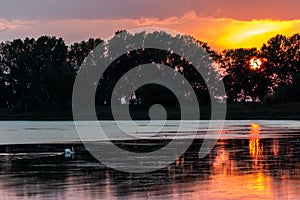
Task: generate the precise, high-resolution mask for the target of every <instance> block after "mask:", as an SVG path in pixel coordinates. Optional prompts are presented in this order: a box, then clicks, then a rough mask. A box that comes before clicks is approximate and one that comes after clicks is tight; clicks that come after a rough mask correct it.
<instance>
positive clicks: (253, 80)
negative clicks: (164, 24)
mask: <svg viewBox="0 0 300 200" xmlns="http://www.w3.org/2000/svg"><path fill="white" fill-rule="evenodd" d="M157 37H160V38H161V41H160V42H161V43H163V44H164V43H166V41H169V42H168V43H166V44H164V45H165V46H167V49H168V50H158V49H151V48H150V49H147V48H137V49H136V50H134V51H128V52H127V48H128V49H131V48H132V45H133V46H134V45H136V46H137V47H140V46H141V45H143V44H146V43H151V42H153V41H154V40H152V39H153V38H157ZM132 41H135V43H136V44H132ZM137 41H138V42H137ZM178 41H181V44H182V43H183V44H184V46H182V47H180V48H185V49H189V52H186V56H189V55H193V56H197V57H199V60H200V58H201V59H202V60H203V55H206V54H203V52H201V51H205V52H206V53H207V55H209V57H210V58H211V60H212V61H213V65H208V67H206V68H204V69H202V71H203V70H204V72H206V73H207V74H209V76H210V77H209V76H207V77H199V74H197V71H195V70H194V67H195V66H193V64H195V63H191V62H189V61H187V60H185V59H183V57H181V56H180V55H177V54H174V53H173V51H172V48H173V47H174V45H178ZM99 45H100V48H99ZM101 45H102V46H101ZM130 45H131V46H130ZM172 45H173V46H172ZM129 46H130V47H129ZM95 47H98V49H100V50H102V52H100V57H101V56H102V57H103V59H104V60H106V61H107V63H109V62H110V61H112V58H115V57H117V59H116V60H114V61H113V62H112V63H111V64H110V67H109V68H108V70H106V71H105V73H104V75H103V77H101V78H100V77H99V78H100V81H99V83H98V90H97V93H96V105H98V106H101V105H105V104H108V105H109V104H110V99H111V98H112V96H113V95H114V94H113V91H114V87H115V85H116V83H117V82H118V80H119V79H120V78H121V77H122V75H123V74H124V73H126V72H128V71H129V70H131V69H133V68H134V67H137V66H140V65H142V64H146V63H156V64H157V65H158V67H162V65H168V66H170V67H172V68H173V69H174V73H172V74H169V75H171V76H174V77H175V76H176V73H180V74H182V75H184V76H185V77H186V78H187V80H188V81H189V83H190V84H191V85H192V87H193V89H194V90H195V92H196V95H197V98H198V100H199V102H200V104H201V105H206V104H209V103H210V101H211V99H210V94H209V92H208V90H209V89H211V88H209V86H207V85H206V84H205V80H206V79H211V80H212V79H214V78H216V77H217V73H220V74H221V77H220V79H222V80H223V82H224V84H225V89H226V95H225V96H224V98H226V100H227V102H229V103H237V102H247V101H250V102H261V103H277V102H289V101H299V92H300V89H299V87H300V75H299V69H300V63H299V62H300V35H299V34H295V35H293V36H291V37H286V36H283V35H277V36H275V37H273V38H271V39H270V40H269V41H268V42H267V43H266V44H264V45H263V46H262V47H261V48H260V49H256V48H252V49H244V48H240V49H228V50H224V51H223V52H216V51H214V50H212V49H211V48H210V47H209V45H208V44H207V43H205V42H202V41H197V43H196V44H195V42H194V40H193V39H192V38H191V37H189V36H178V35H177V36H171V35H169V34H167V33H164V32H154V33H145V32H142V33H137V34H130V33H128V32H127V31H118V32H116V34H115V36H114V37H113V38H112V39H110V40H109V41H108V42H107V43H103V40H101V39H100V38H90V39H89V40H87V41H81V42H76V43H74V44H71V45H69V46H68V45H66V44H65V42H64V40H63V39H62V38H57V37H54V36H52V37H51V36H41V37H39V38H37V39H34V38H26V39H23V40H22V39H15V40H13V41H7V42H2V43H0V108H6V109H14V110H17V111H20V112H21V111H64V110H71V105H72V90H73V84H74V80H75V78H76V74H77V73H78V72H79V71H80V68H81V66H84V63H85V58H86V57H87V56H88V55H89V54H93V50H94V49H95ZM168 47H169V48H168ZM198 47H201V48H198ZM176 48H178V46H176ZM120 52H127V53H126V54H123V55H122V54H121V55H118V53H120ZM97 53H98V54H99V52H97ZM98 56H99V55H98ZM252 58H257V59H259V60H261V62H262V64H261V65H260V66H259V67H260V68H259V69H256V70H253V69H251V67H250V60H251V59H252ZM95 59H97V58H95ZM197 67H201V66H196V68H197ZM214 72H216V74H215V73H214ZM127 78H128V77H127ZM130 78H131V79H134V77H130ZM128 84H129V83H128ZM177 84H178V87H179V88H180V84H181V83H177ZM149 91H150V92H149ZM135 92H136V95H137V96H138V97H139V98H140V99H142V100H143V101H141V102H142V103H143V104H144V105H145V106H146V107H147V106H149V105H151V104H154V103H161V104H164V105H177V104H178V102H177V101H176V100H174V96H172V94H171V93H170V91H168V89H167V88H164V87H159V86H157V85H152V86H149V85H147V86H145V87H142V88H139V89H137V90H136V91H135ZM215 92H216V93H217V91H215ZM187 93H188V92H187ZM117 96H121V94H117ZM187 96H188V95H187ZM216 96H217V95H216ZM187 98H188V97H187ZM118 100H119V99H116V101H118Z"/></svg>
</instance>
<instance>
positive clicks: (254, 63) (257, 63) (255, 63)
mask: <svg viewBox="0 0 300 200" xmlns="http://www.w3.org/2000/svg"><path fill="white" fill-rule="evenodd" d="M261 65H262V62H261V60H260V59H258V58H252V59H251V60H250V68H251V69H252V70H257V69H260V68H261Z"/></svg>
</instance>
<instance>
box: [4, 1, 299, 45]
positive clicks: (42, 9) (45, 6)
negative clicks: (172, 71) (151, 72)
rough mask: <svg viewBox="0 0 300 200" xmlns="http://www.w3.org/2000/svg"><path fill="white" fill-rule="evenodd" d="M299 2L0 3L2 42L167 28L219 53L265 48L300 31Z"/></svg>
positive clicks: (71, 38)
mask: <svg viewBox="0 0 300 200" xmlns="http://www.w3.org/2000/svg"><path fill="white" fill-rule="evenodd" d="M299 8H300V1H299V0H252V1H248V0H142V1H141V0H84V1H83V0H63V1H61V0H24V1H20V0H0V41H7V40H12V39H16V38H25V37H39V36H42V35H51V36H52V35H53V36H57V37H62V38H63V39H64V40H65V41H66V43H67V44H71V43H73V42H79V41H82V40H87V39H88V38H90V37H100V38H102V39H106V38H108V37H110V36H112V35H113V34H114V33H115V31H117V30H121V29H126V30H129V29H133V28H142V27H163V28H168V29H173V30H176V31H179V32H181V33H183V34H189V35H192V36H193V37H195V38H197V39H199V40H201V41H204V42H207V43H208V44H209V45H210V46H211V47H212V48H213V49H215V50H218V51H221V50H223V49H228V48H239V47H243V48H251V47H257V48H260V47H261V46H262V44H263V43H266V42H267V40H268V39H270V38H271V37H273V36H275V35H276V34H283V35H287V36H290V35H292V34H295V33H299V32H300V12H299Z"/></svg>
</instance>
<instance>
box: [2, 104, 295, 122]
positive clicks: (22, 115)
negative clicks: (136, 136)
mask: <svg viewBox="0 0 300 200" xmlns="http://www.w3.org/2000/svg"><path fill="white" fill-rule="evenodd" d="M187 109H189V110H190V111H189V112H194V109H193V108H187ZM96 110H97V115H98V118H99V119H102V120H111V119H112V117H111V116H112V115H111V112H110V108H109V107H101V108H96ZM167 110H168V119H171V120H172V119H180V110H179V109H178V108H172V107H171V108H168V109H167ZM210 110H211V109H210V107H209V106H205V107H201V108H200V111H201V112H200V116H201V119H210ZM131 115H132V117H133V118H134V119H142V120H145V119H149V116H148V112H147V111H146V110H143V109H134V110H132V111H131ZM116 117H118V118H120V119H122V117H123V113H122V112H119V113H117V116H116ZM87 118H88V117H87ZM226 119H236V120H243V119H295V120H300V102H294V103H285V104H274V105H264V104H252V103H245V104H229V105H227V113H226ZM0 120H73V116H72V113H71V112H16V111H14V110H11V109H0Z"/></svg>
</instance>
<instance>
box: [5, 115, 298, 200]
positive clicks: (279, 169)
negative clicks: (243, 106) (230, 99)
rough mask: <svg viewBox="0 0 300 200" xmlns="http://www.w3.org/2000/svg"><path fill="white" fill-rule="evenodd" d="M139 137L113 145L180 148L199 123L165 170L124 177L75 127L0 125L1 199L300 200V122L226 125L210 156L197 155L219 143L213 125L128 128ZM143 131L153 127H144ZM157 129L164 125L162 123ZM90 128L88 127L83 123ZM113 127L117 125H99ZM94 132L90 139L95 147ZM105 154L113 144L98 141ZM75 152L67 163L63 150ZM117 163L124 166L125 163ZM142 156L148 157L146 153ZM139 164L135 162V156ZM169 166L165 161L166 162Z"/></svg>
mask: <svg viewBox="0 0 300 200" xmlns="http://www.w3.org/2000/svg"><path fill="white" fill-rule="evenodd" d="M122 123H123V125H125V126H126V124H127V125H128V126H129V129H128V130H129V131H131V132H132V134H136V135H138V136H139V137H140V136H145V135H147V134H150V135H151V136H152V138H150V139H143V140H141V141H140V140H130V139H128V138H121V137H117V136H116V137H113V138H112V140H113V141H114V144H115V145H118V146H119V147H120V148H123V149H126V150H128V151H133V152H148V151H153V150H155V149H159V148H162V147H164V146H165V145H167V144H168V143H169V142H170V141H171V139H173V141H174V143H175V146H178V147H180V146H181V145H183V144H184V141H185V139H188V138H189V137H190V134H189V133H190V132H193V131H195V130H194V126H193V124H195V123H199V126H198V128H197V130H196V131H197V134H196V137H195V140H194V141H193V142H192V144H191V145H190V146H189V148H188V149H187V151H186V152H185V153H184V154H183V155H180V153H178V152H177V150H176V149H174V155H177V154H178V156H177V157H176V156H175V157H176V159H175V160H174V161H173V162H172V163H170V164H168V165H167V166H165V167H162V168H161V169H159V170H156V171H152V172H147V173H126V172H121V171H118V170H115V169H112V168H109V167H107V166H105V165H104V164H103V163H101V162H99V161H97V160H96V159H95V158H94V157H93V156H92V155H91V154H90V153H89V152H88V151H87V150H86V148H85V146H84V145H83V144H82V143H81V142H80V139H79V136H78V134H77V132H76V128H75V125H74V122H72V121H1V122H0V143H1V146H0V199H78V200H79V199H86V200H88V199H236V200H238V199H299V195H300V121H292V120H291V121H286V120H278V121H272V120H270V121H268V120H240V121H234V120H232V121H226V122H225V125H224V129H223V130H222V131H221V135H220V137H219V139H218V141H217V143H216V145H215V146H214V147H213V149H212V150H211V151H210V152H209V154H208V155H206V156H205V157H204V158H199V150H200V147H201V145H202V144H203V141H204V139H205V138H207V139H208V140H213V139H215V137H216V136H215V135H214V134H210V133H211V132H213V131H214V126H212V127H210V128H209V130H208V132H206V131H205V130H206V129H207V127H208V126H207V124H208V121H201V122H194V121H190V122H188V123H189V124H187V125H186V126H185V127H184V130H183V131H182V132H179V134H178V132H176V128H175V126H176V124H178V121H167V122H166V123H165V128H164V129H159V131H160V133H161V134H159V135H153V134H152V132H153V131H154V130H156V126H157V124H156V123H154V124H151V125H150V127H148V128H147V129H145V130H144V131H143V130H141V131H134V130H131V129H130V123H127V122H126V121H124V122H122ZM137 124H139V125H140V126H146V125H148V122H145V121H138V122H137ZM158 124H159V123H158ZM80 125H81V126H83V127H90V125H91V124H90V122H88V121H86V122H81V124H80ZM101 126H106V127H109V128H110V127H112V126H114V123H113V122H112V121H105V122H101ZM94 137H95V136H94V135H93V134H90V135H87V136H86V138H84V140H85V141H94V140H96V139H97V138H94ZM97 144H98V147H99V149H100V151H101V149H103V150H104V149H106V146H107V145H108V142H107V141H105V140H97ZM71 147H73V148H74V149H75V154H74V157H73V158H65V157H64V155H63V152H64V149H65V148H71ZM108 153H110V155H111V156H110V159H111V161H114V162H116V163H118V164H119V165H120V166H122V165H124V163H122V160H115V155H114V152H108ZM141 155H143V154H141ZM133 159H137V158H133ZM160 159H161V161H162V163H163V161H164V160H165V159H166V158H165V157H164V155H161V156H160Z"/></svg>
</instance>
